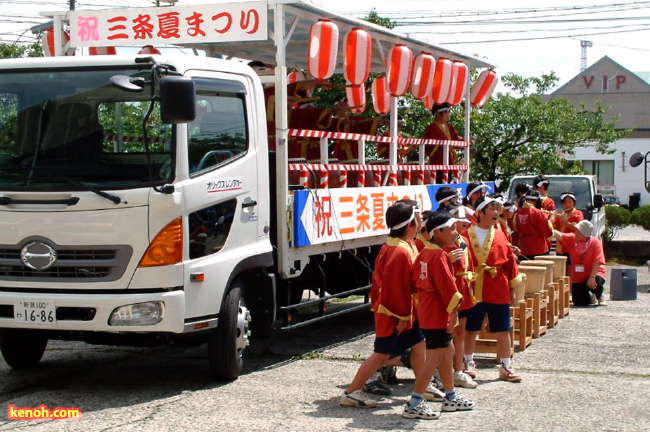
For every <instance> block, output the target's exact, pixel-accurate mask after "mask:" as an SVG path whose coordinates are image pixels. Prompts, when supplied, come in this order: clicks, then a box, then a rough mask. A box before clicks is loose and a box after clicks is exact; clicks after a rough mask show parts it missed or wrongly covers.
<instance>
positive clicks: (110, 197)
mask: <svg viewBox="0 0 650 432" xmlns="http://www.w3.org/2000/svg"><path fill="white" fill-rule="evenodd" d="M54 180H63V181H65V182H67V183H69V184H71V185H73V186H78V187H81V188H83V190H87V191H88V192H92V193H94V194H95V195H99V196H100V197H102V198H105V199H107V200H109V201H111V202H112V203H113V204H119V203H121V202H122V198H120V197H118V196H117V195H113V194H111V193H108V192H104V191H103V190H100V189H98V188H96V187H93V186H90V185H89V184H86V183H84V182H81V181H78V180H74V179H71V178H69V177H55V178H54Z"/></svg>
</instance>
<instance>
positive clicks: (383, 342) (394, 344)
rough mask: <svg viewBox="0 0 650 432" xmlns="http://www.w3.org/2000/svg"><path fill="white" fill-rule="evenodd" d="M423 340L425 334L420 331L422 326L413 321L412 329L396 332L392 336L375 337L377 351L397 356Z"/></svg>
mask: <svg viewBox="0 0 650 432" xmlns="http://www.w3.org/2000/svg"><path fill="white" fill-rule="evenodd" d="M423 340H424V335H423V334H422V332H421V331H420V327H418V325H417V323H413V327H412V328H411V329H410V330H406V331H403V332H402V333H400V334H397V332H395V333H393V334H392V335H390V336H383V337H377V338H375V352H376V353H378V354H388V355H390V356H392V357H396V356H399V355H400V354H402V352H404V351H406V350H407V349H409V348H411V347H412V346H413V345H417V344H418V343H420V342H421V341H423Z"/></svg>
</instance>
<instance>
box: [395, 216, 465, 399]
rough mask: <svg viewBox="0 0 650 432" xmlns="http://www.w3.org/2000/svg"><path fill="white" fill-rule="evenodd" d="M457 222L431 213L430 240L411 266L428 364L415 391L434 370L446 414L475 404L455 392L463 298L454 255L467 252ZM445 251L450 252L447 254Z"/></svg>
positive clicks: (427, 380)
mask: <svg viewBox="0 0 650 432" xmlns="http://www.w3.org/2000/svg"><path fill="white" fill-rule="evenodd" d="M456 222H457V219H454V218H453V217H452V216H451V214H450V213H447V212H436V213H432V214H431V216H429V218H428V219H427V221H426V227H427V230H428V231H429V235H430V237H431V239H430V241H429V242H428V243H427V244H426V247H425V248H424V249H423V250H422V252H420V254H419V255H418V257H417V259H416V261H415V262H414V263H413V267H412V282H413V285H414V286H415V288H416V290H417V293H418V305H417V315H418V321H419V324H420V328H421V329H422V333H424V337H425V339H426V348H427V351H426V361H425V363H424V367H423V368H422V371H421V374H420V376H416V378H415V385H414V388H415V389H418V388H425V387H426V385H427V382H429V381H430V380H431V377H432V376H433V373H434V371H435V369H436V368H437V369H438V371H439V372H440V378H441V380H442V383H443V385H444V388H445V399H444V401H443V403H442V410H443V411H466V410H471V409H473V408H474V402H473V401H471V400H469V399H466V398H464V397H463V396H461V395H459V394H457V393H456V391H455V390H454V366H453V361H454V345H453V344H452V331H453V329H454V328H455V327H456V324H457V321H458V308H459V307H460V305H461V304H462V301H463V296H462V294H461V293H459V292H458V289H457V287H456V278H455V270H454V266H453V263H452V258H451V256H450V255H451V254H453V255H454V256H457V257H460V256H461V255H462V254H463V253H464V250H463V249H462V248H460V247H459V246H458V245H457V244H456V237H457V236H458V233H457V232H456V228H455V223H456ZM445 248H447V249H448V250H449V252H446V251H445ZM405 412H406V411H405Z"/></svg>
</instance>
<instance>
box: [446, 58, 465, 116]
mask: <svg viewBox="0 0 650 432" xmlns="http://www.w3.org/2000/svg"><path fill="white" fill-rule="evenodd" d="M468 73H469V68H468V67H467V65H466V64H465V63H463V62H462V61H455V62H454V64H453V75H454V91H453V92H452V95H451V99H450V100H449V103H450V104H452V105H458V104H459V103H460V101H462V100H463V96H465V90H467V74H468Z"/></svg>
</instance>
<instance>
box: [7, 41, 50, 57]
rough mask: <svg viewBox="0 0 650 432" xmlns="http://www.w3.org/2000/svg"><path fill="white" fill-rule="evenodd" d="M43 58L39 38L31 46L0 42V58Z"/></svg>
mask: <svg viewBox="0 0 650 432" xmlns="http://www.w3.org/2000/svg"><path fill="white" fill-rule="evenodd" d="M20 57H43V47H42V46H41V43H40V37H38V38H37V41H36V42H34V43H32V44H18V43H12V44H9V43H4V42H0V58H20Z"/></svg>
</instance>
